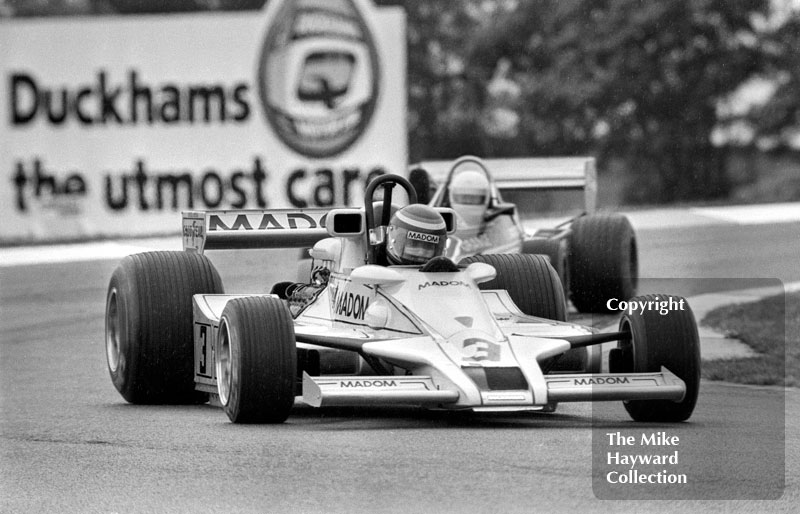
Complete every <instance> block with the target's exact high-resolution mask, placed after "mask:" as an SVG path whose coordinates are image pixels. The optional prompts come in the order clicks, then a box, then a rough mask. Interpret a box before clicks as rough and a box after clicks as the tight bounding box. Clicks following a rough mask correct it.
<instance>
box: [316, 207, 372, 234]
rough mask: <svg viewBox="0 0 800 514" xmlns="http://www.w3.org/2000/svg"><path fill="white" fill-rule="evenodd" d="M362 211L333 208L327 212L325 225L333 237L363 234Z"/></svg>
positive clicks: (364, 224) (363, 221)
mask: <svg viewBox="0 0 800 514" xmlns="http://www.w3.org/2000/svg"><path fill="white" fill-rule="evenodd" d="M365 226H366V223H365V220H364V213H363V212H362V211H360V210H358V209H334V210H332V211H331V212H330V213H328V217H327V219H326V221H325V227H326V228H327V229H328V234H330V235H332V236H333V237H354V236H360V235H363V234H364V227H365Z"/></svg>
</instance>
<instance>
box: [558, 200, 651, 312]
mask: <svg viewBox="0 0 800 514" xmlns="http://www.w3.org/2000/svg"><path fill="white" fill-rule="evenodd" d="M569 267H570V271H569V277H570V283H569V291H570V299H571V300H572V303H573V305H575V308H577V309H578V310H579V311H581V312H608V310H609V309H608V307H607V305H606V302H607V301H608V300H609V299H611V298H617V299H619V300H627V299H628V298H630V297H632V296H633V295H635V294H636V287H637V283H638V280H639V264H638V253H637V248H636V235H635V234H634V231H633V227H632V226H631V224H630V221H628V218H626V217H625V216H622V215H621V214H611V213H603V214H593V215H590V216H584V217H581V218H578V219H576V220H575V221H574V222H573V223H572V234H571V236H570V256H569Z"/></svg>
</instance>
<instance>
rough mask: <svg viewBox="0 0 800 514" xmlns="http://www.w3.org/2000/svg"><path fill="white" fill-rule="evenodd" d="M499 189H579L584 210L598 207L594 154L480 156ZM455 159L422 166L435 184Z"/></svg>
mask: <svg viewBox="0 0 800 514" xmlns="http://www.w3.org/2000/svg"><path fill="white" fill-rule="evenodd" d="M481 161H482V162H483V163H484V164H485V165H486V168H487V169H488V170H489V173H490V174H491V176H492V179H493V181H494V184H495V186H496V187H497V188H498V189H499V190H500V191H501V192H502V191H504V190H505V191H511V190H514V191H520V190H529V191H530V190H551V191H555V190H581V191H583V199H584V210H585V211H586V212H594V211H595V209H596V207H597V171H596V168H595V159H594V157H531V158H521V159H481ZM454 162H455V161H423V162H420V163H418V164H415V165H412V166H411V168H412V169H413V168H414V167H421V168H423V169H424V170H425V171H427V172H428V174H429V175H430V177H431V179H432V180H433V181H435V182H436V183H437V184H442V183H443V182H444V181H445V180H447V177H448V173H449V172H450V170H451V168H452V167H453V164H454Z"/></svg>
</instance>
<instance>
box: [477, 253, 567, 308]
mask: <svg viewBox="0 0 800 514" xmlns="http://www.w3.org/2000/svg"><path fill="white" fill-rule="evenodd" d="M472 262H485V263H486V264H490V265H492V266H494V268H495V270H497V277H495V278H494V279H493V280H490V281H489V282H484V283H483V284H480V286H479V287H480V288H481V289H505V290H506V291H508V295H509V296H510V297H511V299H512V300H513V301H514V303H515V304H517V307H519V308H520V310H521V311H522V312H524V313H525V314H528V315H529V316H537V317H540V318H547V319H553V320H557V321H565V320H566V319H567V306H566V300H565V298H564V288H563V287H562V286H561V280H559V278H558V274H557V273H556V271H555V270H554V269H553V266H552V265H550V263H549V262H548V260H547V258H546V257H544V256H542V255H528V254H484V255H473V256H472V257H467V258H465V259H462V260H461V263H462V264H470V263H472Z"/></svg>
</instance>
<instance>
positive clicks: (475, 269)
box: [467, 262, 497, 284]
mask: <svg viewBox="0 0 800 514" xmlns="http://www.w3.org/2000/svg"><path fill="white" fill-rule="evenodd" d="M467 275H469V277H470V278H471V279H472V280H474V281H475V283H476V284H483V283H484V282H489V281H490V280H494V279H495V277H497V270H496V269H494V266H492V265H491V264H486V263H485V262H473V263H472V264H470V265H469V266H467Z"/></svg>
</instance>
